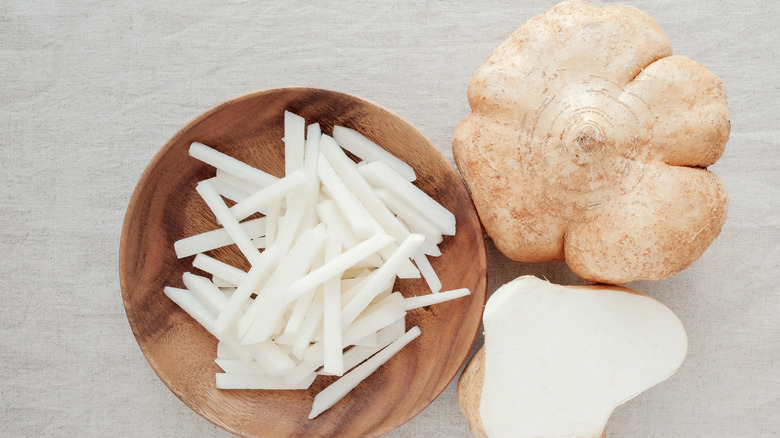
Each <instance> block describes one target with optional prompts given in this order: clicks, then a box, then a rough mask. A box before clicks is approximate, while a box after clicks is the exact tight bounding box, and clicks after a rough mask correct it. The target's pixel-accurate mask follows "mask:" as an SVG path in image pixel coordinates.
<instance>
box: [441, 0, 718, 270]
mask: <svg viewBox="0 0 780 438" xmlns="http://www.w3.org/2000/svg"><path fill="white" fill-rule="evenodd" d="M468 94H469V103H470V105H471V109H472V112H471V114H470V115H468V116H467V117H466V118H465V119H464V120H462V121H461V123H460V124H459V125H458V127H457V129H456V131H455V134H454V138H453V142H452V148H453V154H454V158H455V162H456V164H457V165H458V168H459V169H460V171H461V173H462V175H463V177H464V179H465V181H466V182H467V184H468V186H469V189H470V191H471V194H472V197H473V199H474V202H475V204H476V207H477V211H478V213H479V216H480V219H481V220H482V224H483V226H484V227H485V230H486V231H487V233H488V234H489V235H490V237H491V238H492V239H493V241H494V242H495V244H496V246H497V247H498V249H499V250H500V251H501V252H503V253H504V254H505V255H507V256H508V257H510V258H512V259H514V260H518V261H523V262H541V261H564V260H565V261H566V262H567V263H568V264H569V266H570V267H571V269H572V270H573V271H574V272H575V273H576V274H578V275H579V276H581V277H582V278H585V279H588V280H591V281H594V282H601V283H611V284H623V283H627V282H630V281H634V280H660V279H663V278H666V277H669V276H671V275H673V274H676V273H677V272H679V271H681V270H683V269H685V268H686V267H688V266H689V265H690V264H691V263H693V262H694V261H695V260H696V259H698V258H699V257H700V256H701V255H702V253H703V252H704V251H705V249H706V248H707V247H708V246H709V245H710V244H711V243H712V241H713V240H714V239H715V238H716V237H717V235H718V234H719V233H720V230H721V228H722V226H723V223H724V222H725V219H726V212H727V206H728V196H727V194H726V190H725V188H724V186H723V184H722V183H721V181H720V180H719V179H718V178H717V177H716V176H715V175H714V174H713V173H711V172H710V171H708V170H706V167H707V166H709V165H711V164H713V163H714V162H715V161H717V160H718V158H719V157H720V156H721V155H722V154H723V151H724V148H725V145H726V142H727V141H728V136H729V130H730V121H729V110H728V104H727V101H726V92H725V87H724V85H723V83H722V82H721V80H720V79H719V78H718V77H717V76H715V75H714V74H713V73H711V72H709V71H708V70H707V69H706V68H704V67H703V66H701V65H700V64H698V63H696V62H694V61H692V60H690V59H688V58H685V57H682V56H673V55H672V49H671V45H670V42H669V40H668V38H667V37H666V35H665V34H664V33H663V31H662V30H661V28H660V27H659V26H658V24H657V23H656V22H655V21H654V20H653V19H652V18H651V17H650V16H649V15H647V14H646V13H644V12H642V11H640V10H638V9H636V8H633V7H630V6H622V5H618V6H610V7H598V6H594V5H592V4H590V3H587V2H585V1H581V0H570V1H565V2H563V3H560V4H558V5H557V6H555V7H554V8H552V9H550V10H548V11H547V12H545V13H543V14H541V15H540V16H538V17H536V18H533V19H531V20H529V21H528V22H526V23H525V24H524V25H523V26H522V27H520V28H519V29H518V30H517V31H515V32H514V33H513V34H512V35H511V36H510V37H509V38H508V39H507V40H506V41H505V42H504V43H503V44H502V45H501V46H500V47H498V49H497V50H496V51H495V52H493V54H491V55H490V57H489V58H488V59H487V60H486V61H485V63H484V64H483V65H482V66H481V67H480V69H479V70H478V71H477V72H476V73H475V75H474V77H473V79H472V81H471V83H470V85H469V93H468Z"/></svg>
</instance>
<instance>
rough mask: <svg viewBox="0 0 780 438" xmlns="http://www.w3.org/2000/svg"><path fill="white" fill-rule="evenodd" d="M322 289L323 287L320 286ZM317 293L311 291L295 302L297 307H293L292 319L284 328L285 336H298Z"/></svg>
mask: <svg viewBox="0 0 780 438" xmlns="http://www.w3.org/2000/svg"><path fill="white" fill-rule="evenodd" d="M320 287H321V286H320ZM316 293H317V290H316V289H313V290H310V291H308V292H306V293H305V294H303V295H301V296H300V297H298V299H297V300H295V305H294V306H292V311H291V312H290V317H289V318H288V319H287V324H285V327H284V333H285V334H291V335H297V334H298V330H299V329H300V328H301V325H302V324H303V320H304V319H305V318H306V317H307V316H308V313H309V308H310V307H311V304H312V302H313V301H314V297H315V295H316Z"/></svg>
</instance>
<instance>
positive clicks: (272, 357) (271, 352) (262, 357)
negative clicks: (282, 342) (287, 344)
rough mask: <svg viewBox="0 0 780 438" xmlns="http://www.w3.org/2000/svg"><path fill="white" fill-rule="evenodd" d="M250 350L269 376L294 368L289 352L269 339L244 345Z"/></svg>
mask: <svg viewBox="0 0 780 438" xmlns="http://www.w3.org/2000/svg"><path fill="white" fill-rule="evenodd" d="M246 348H247V350H248V351H250V352H251V354H252V357H254V358H255V359H257V361H258V362H260V363H261V364H263V366H264V367H265V368H266V371H267V372H268V374H269V375H271V376H284V375H286V374H288V373H290V372H292V370H294V369H295V365H296V364H295V362H293V360H292V359H291V358H290V356H289V354H288V353H287V352H285V351H283V350H282V349H281V348H280V346H279V345H276V344H274V343H273V341H271V340H270V339H266V340H265V341H263V342H258V343H256V344H252V345H248V346H246Z"/></svg>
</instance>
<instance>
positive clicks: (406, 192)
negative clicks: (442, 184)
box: [360, 161, 455, 236]
mask: <svg viewBox="0 0 780 438" xmlns="http://www.w3.org/2000/svg"><path fill="white" fill-rule="evenodd" d="M360 173H362V174H363V177H365V178H366V180H368V182H370V183H371V184H372V185H373V186H374V187H381V188H383V189H385V190H387V191H388V192H390V193H393V194H395V195H396V196H398V197H400V198H401V199H403V200H404V202H406V204H407V205H409V206H410V207H412V208H414V209H415V210H417V211H418V212H419V213H420V214H422V215H423V216H424V217H426V218H428V220H430V221H431V222H433V223H434V224H436V226H437V227H439V229H440V230H441V232H442V234H445V235H448V236H451V235H454V234H455V215H453V214H452V213H451V212H450V211H449V210H447V209H446V208H444V207H443V206H442V205H441V204H439V203H438V202H436V201H435V200H434V199H433V198H431V197H430V196H428V194H426V193H425V192H423V191H422V190H420V189H419V188H418V187H417V186H415V185H414V184H412V183H410V182H407V181H403V180H402V177H401V175H399V174H398V172H396V171H395V170H393V169H391V168H390V167H388V166H387V165H386V164H385V163H383V162H381V161H375V162H373V163H368V164H366V165H365V166H362V167H360ZM397 213H398V212H396V214H397Z"/></svg>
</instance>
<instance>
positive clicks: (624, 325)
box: [457, 276, 687, 438]
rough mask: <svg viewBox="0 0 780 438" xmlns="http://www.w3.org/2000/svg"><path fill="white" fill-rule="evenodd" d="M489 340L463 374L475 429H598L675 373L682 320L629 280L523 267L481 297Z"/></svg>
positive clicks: (520, 434) (478, 432)
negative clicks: (554, 274) (592, 281)
mask: <svg viewBox="0 0 780 438" xmlns="http://www.w3.org/2000/svg"><path fill="white" fill-rule="evenodd" d="M484 323H485V346H484V347H483V348H482V349H480V350H479V351H478V352H477V353H476V355H474V357H473V358H472V359H471V361H470V362H469V364H468V365H467V366H466V368H465V370H464V371H463V373H462V374H461V377H460V380H459V381H458V386H457V390H458V402H459V404H460V408H461V411H462V412H463V415H464V416H465V417H466V419H467V420H468V422H469V426H470V427H471V430H472V433H473V434H474V435H475V436H476V437H478V438H485V437H490V438H502V437H511V438H560V437H571V438H597V437H602V438H603V437H605V436H606V431H605V430H606V429H605V428H606V423H607V420H608V419H609V416H610V414H611V413H612V411H613V410H614V408H615V407H617V406H618V405H620V404H621V403H624V402H626V401H628V400H630V399H631V398H633V397H635V396H637V395H638V394H640V393H641V392H643V391H645V390H646V389H649V388H650V387H652V386H654V385H656V384H658V383H660V382H661V381H663V380H665V379H667V378H668V377H670V376H671V375H672V374H674V372H675V371H676V370H677V369H678V368H679V367H680V365H681V364H682V362H683V360H684V358H685V354H686V351H687V337H686V335H685V329H684V328H683V326H682V323H681V322H680V320H679V319H678V318H677V317H676V316H675V315H674V313H673V312H672V311H671V310H669V309H668V308H667V307H665V306H664V305H663V304H661V303H659V302H658V301H656V300H654V299H652V298H649V297H646V296H644V295H642V294H639V293H638V292H636V291H633V290H631V289H626V288H619V287H614V286H612V287H610V286H604V285H596V286H584V287H571V286H558V285H554V284H551V283H548V282H546V281H543V280H540V279H538V278H536V277H532V276H525V277H520V278H518V279H516V280H514V281H512V282H510V283H507V284H506V285H504V286H502V287H501V288H500V289H499V290H497V291H496V292H495V293H494V294H493V295H492V296H491V298H490V300H488V303H487V305H486V307H485V316H484Z"/></svg>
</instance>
